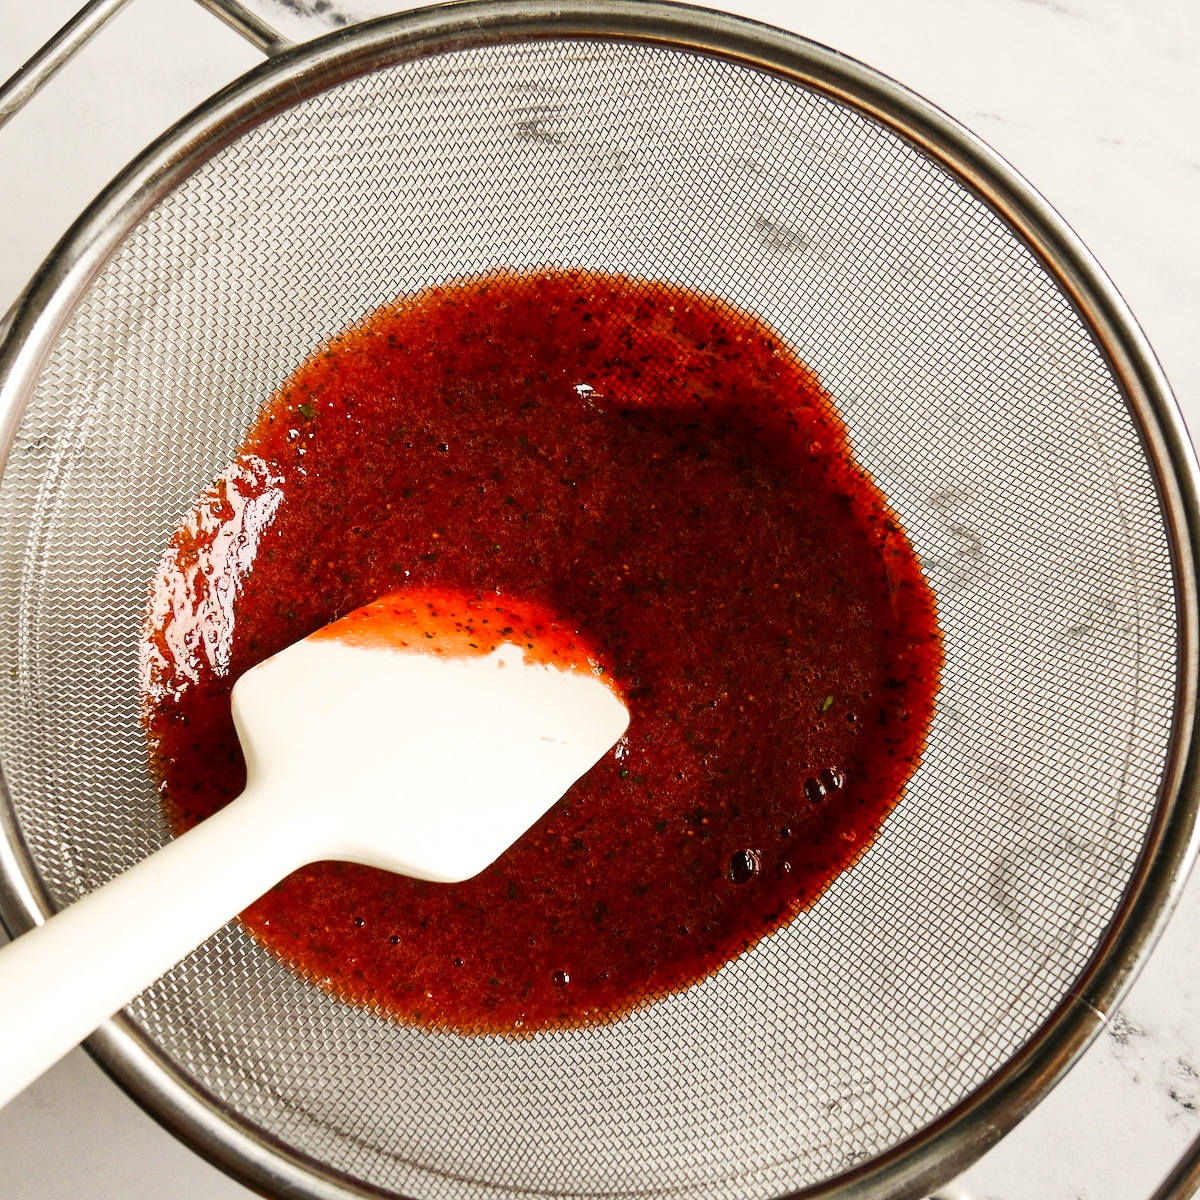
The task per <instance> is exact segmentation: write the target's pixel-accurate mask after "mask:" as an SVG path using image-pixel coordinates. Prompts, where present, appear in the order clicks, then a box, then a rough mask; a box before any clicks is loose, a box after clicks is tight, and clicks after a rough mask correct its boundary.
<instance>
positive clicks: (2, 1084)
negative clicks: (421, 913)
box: [0, 595, 629, 1104]
mask: <svg viewBox="0 0 1200 1200" xmlns="http://www.w3.org/2000/svg"><path fill="white" fill-rule="evenodd" d="M469 603H473V604H476V606H477V607H476V608H475V609H474V610H472V612H473V615H470V614H469V615H468V618H467V619H466V620H465V621H464V620H462V619H460V618H461V617H462V616H463V613H461V612H459V613H458V614H457V615H455V614H454V613H451V612H450V611H449V610H450V608H452V607H454V606H453V604H451V603H450V602H448V601H446V599H445V597H444V596H443V597H441V598H434V599H432V600H431V599H429V598H428V597H427V596H426V595H421V596H417V597H416V598H414V597H413V596H405V597H387V598H385V599H384V600H382V601H377V602H376V603H375V604H373V605H368V606H367V607H366V608H364V609H360V610H358V612H357V613H353V614H351V615H350V616H349V617H346V618H343V619H342V620H341V621H339V622H335V623H334V624H333V625H330V626H326V628H325V629H323V630H320V631H318V632H317V633H316V634H314V635H313V636H312V637H309V638H306V639H305V640H304V641H301V642H297V643H296V644H295V645H293V646H290V647H289V648H288V649H286V650H284V651H283V652H282V653H280V654H277V655H275V657H273V658H271V659H268V660H267V661H266V662H264V663H262V664H260V665H259V666H257V667H254V668H253V669H251V670H250V671H248V672H247V673H246V674H245V675H243V676H242V677H241V679H239V680H238V682H237V684H236V685H235V687H234V689H233V715H234V722H235V724H236V726H237V730H238V735H239V737H240V738H241V742H242V747H243V749H244V751H245V755H246V765H247V784H246V790H245V791H244V792H243V793H242V795H241V796H240V797H238V799H236V800H235V801H233V803H232V804H230V805H228V806H227V807H226V808H223V809H222V810H221V811H220V812H218V813H216V814H215V815H213V816H212V817H209V818H208V819H207V820H206V821H204V822H203V823H202V824H200V825H198V826H196V827H195V828H194V829H192V830H190V831H189V832H187V833H185V834H184V835H183V836H182V837H179V838H177V839H176V840H175V841H173V842H170V843H168V844H167V845H166V846H164V847H163V848H162V849H161V850H159V851H158V852H156V853H155V854H153V855H151V857H149V858H147V859H145V860H144V861H143V862H141V863H139V864H138V865H137V866H135V867H134V868H132V869H131V870H130V871H128V872H126V873H125V874H124V875H121V876H119V877H118V878H116V879H114V880H113V881H112V882H110V883H108V884H106V885H105V886H104V887H102V888H100V889H99V890H97V891H95V892H93V893H91V894H90V895H88V896H86V897H84V898H83V899H82V900H80V901H78V902H77V903H75V904H74V905H72V906H71V907H70V908H68V909H65V910H64V911H63V912H61V913H59V914H57V915H56V916H54V917H52V918H51V919H50V920H49V921H47V922H46V923H45V924H44V925H40V926H38V927H37V928H36V929H33V930H31V931H30V932H29V933H27V934H25V935H24V936H22V937H20V938H18V939H17V940H16V941H15V942H13V943H12V944H11V945H9V946H6V947H5V948H3V949H2V950H0V1104H4V1103H7V1101H8V1100H10V1099H11V1098H12V1097H13V1096H15V1095H16V1094H17V1093H18V1092H20V1091H21V1090H22V1089H23V1088H24V1087H25V1086H26V1085H27V1084H29V1083H30V1082H32V1081H33V1080H34V1079H36V1078H37V1077H38V1076H39V1075H40V1074H41V1073H42V1072H43V1071H45V1070H46V1069H47V1068H48V1067H50V1066H51V1065H52V1064H53V1063H54V1062H56V1061H57V1060H58V1059H59V1058H60V1057H61V1056H62V1055H63V1054H65V1053H66V1052H67V1051H68V1050H70V1049H71V1048H72V1047H73V1046H74V1045H76V1044H77V1043H78V1042H79V1041H81V1040H82V1039H83V1038H85V1037H86V1036H87V1035H88V1034H89V1033H91V1032H92V1031H93V1030H94V1029H95V1028H96V1026H97V1025H99V1024H100V1023H101V1022H102V1021H103V1020H105V1019H106V1018H108V1017H109V1016H111V1015H112V1014H113V1013H115V1012H116V1011H117V1010H118V1009H120V1008H121V1007H123V1006H124V1005H125V1004H126V1003H128V1002H129V1000H131V999H132V998H133V997H134V996H136V995H137V994H138V993H139V992H140V991H142V990H143V989H144V988H146V987H148V986H149V985H150V984H151V983H153V982H154V981H155V980H156V979H157V978H158V977H159V976H160V975H162V974H163V972H165V971H166V970H167V969H168V968H170V967H171V966H173V965H174V964H175V963H176V962H178V961H179V960H180V959H182V958H183V957H184V956H185V955H187V954H188V953H189V952H190V951H191V950H193V949H194V948H195V947H196V946H198V945H199V944H200V943H201V942H202V941H204V939H205V938H207V937H208V936H209V935H210V934H212V933H213V932H215V931H216V930H217V929H219V928H220V927H221V926H222V925H223V924H225V922H226V921H228V920H229V919H230V918H231V917H233V916H234V915H235V914H236V913H238V912H240V911H241V910H242V909H243V908H245V907H246V906H247V905H248V904H250V903H251V902H252V901H253V900H255V899H257V898H258V897H259V896H260V895H262V894H263V893H264V892H265V891H267V890H268V888H270V887H272V886H273V885H274V884H275V883H277V882H278V881H279V880H280V879H282V878H283V877H284V876H285V875H287V874H289V873H290V872H291V871H293V870H295V869H296V868H297V867H300V866H303V865H304V864H306V863H310V862H315V861H318V860H321V859H342V860H346V861H350V862H359V863H366V864H368V865H371V866H378V867H383V868H385V869H387V870H392V871H399V872H402V873H404V874H406V875H412V876H416V877H417V878H421V879H429V880H435V881H439V882H454V881H457V880H461V879H467V878H470V876H472V875H474V874H476V873H477V872H479V871H482V870H483V869H484V867H486V866H487V865H488V864H489V863H491V862H492V861H493V860H494V859H496V858H497V857H499V855H500V854H502V853H503V852H504V851H505V850H506V849H507V848H508V847H509V846H510V845H511V844H512V843H513V842H514V841H516V839H517V838H519V837H520V836H521V834H522V833H524V832H525V830H526V829H528V828H529V826H530V825H532V824H533V823H534V822H535V821H536V820H537V819H538V818H539V817H540V816H542V814H543V813H545V812H546V811H547V810H548V809H549V808H550V807H551V806H552V805H553V804H554V803H555V802H556V801H557V800H558V799H559V798H560V797H561V796H562V795H563V793H564V792H566V790H567V789H568V788H569V787H570V786H571V784H572V783H574V782H575V781H576V780H577V779H578V778H580V776H582V775H583V774H584V773H585V772H587V770H588V769H589V768H590V767H591V766H592V765H593V764H594V763H595V762H596V761H597V760H598V759H599V758H600V757H601V756H602V755H603V754H604V753H605V751H606V750H608V749H609V748H610V747H611V746H612V745H613V744H614V743H615V742H616V741H617V739H618V738H619V737H620V736H621V734H622V733H623V732H624V731H625V727H626V725H627V724H628V721H629V715H628V713H627V712H626V710H625V706H624V704H623V703H622V702H621V700H620V698H619V697H618V696H617V694H616V693H615V692H614V691H613V690H612V688H611V687H610V686H609V685H608V684H607V683H606V682H605V681H604V680H603V678H602V677H601V675H600V673H599V671H598V670H597V669H595V668H594V667H591V668H589V666H588V663H587V659H586V656H585V655H583V654H582V653H581V654H576V655H574V656H572V654H571V653H566V655H565V657H562V656H560V652H559V648H558V647H557V646H555V645H553V644H551V643H550V642H548V641H540V640H539V638H538V634H537V633H536V632H535V631H533V630H532V629H530V628H529V625H530V624H532V622H526V623H524V627H522V625H521V624H520V623H518V625H517V626H516V627H514V626H513V622H512V619H511V614H510V615H508V616H505V615H501V616H500V617H499V618H498V619H496V618H494V619H492V620H491V621H490V622H489V620H488V619H487V613H488V611H493V610H494V612H495V613H500V606H491V607H490V608H489V606H487V605H485V606H483V607H478V602H474V601H470V602H469ZM528 611H529V610H528V609H526V610H525V612H528ZM451 618H453V619H451ZM501 630H504V634H503V635H502V634H501Z"/></svg>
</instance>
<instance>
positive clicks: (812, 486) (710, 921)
mask: <svg viewBox="0 0 1200 1200" xmlns="http://www.w3.org/2000/svg"><path fill="white" fill-rule="evenodd" d="M398 587H403V588H417V589H420V588H443V589H445V588H448V589H454V590H457V591H460V592H466V593H469V594H471V595H474V596H478V597H479V598H480V603H481V604H482V603H484V602H486V601H488V600H489V599H490V598H493V597H494V598H495V603H496V604H497V605H500V606H505V605H509V606H511V607H513V608H514V609H515V608H519V607H520V605H521V604H522V603H529V604H536V605H544V606H546V608H548V609H549V610H550V611H551V612H552V613H555V614H558V615H559V617H560V618H561V619H562V620H563V621H564V622H565V626H566V627H568V628H569V629H570V630H572V631H574V630H579V631H581V632H582V634H583V635H584V636H585V638H586V641H587V642H589V643H590V644H592V645H595V646H597V647H599V648H600V651H601V653H602V657H603V665H604V666H606V667H607V668H608V670H609V671H610V672H611V673H612V674H613V675H615V677H616V678H617V680H618V682H619V685H620V686H621V688H622V689H623V690H624V692H625V694H626V696H627V702H628V706H629V709H630V713H631V723H630V727H629V731H628V734H627V736H626V737H625V738H623V739H622V741H621V742H620V743H619V744H618V745H617V747H616V748H615V749H614V751H613V752H611V753H610V754H608V755H607V756H606V757H605V758H604V759H602V760H601V761H600V763H599V764H597V766H596V767H595V768H594V769H593V770H592V771H591V772H590V773H589V774H588V775H587V776H586V777H585V778H584V779H583V780H581V781H580V782H579V783H578V784H576V786H575V787H574V788H572V789H571V791H570V792H569V793H568V795H567V796H566V797H564V799H563V800H562V801H561V802H560V803H559V804H558V805H557V806H556V807H555V808H554V809H552V810H551V811H550V812H549V813H548V814H547V815H546V816H545V817H544V818H543V819H542V821H540V822H539V823H538V824H537V825H535V826H534V827H533V829H531V830H530V831H529V832H528V833H527V834H526V835H525V836H524V837H523V838H522V839H521V840H520V841H519V842H518V843H517V844H516V845H515V846H514V847H512V849H510V850H509V851H508V852H507V853H506V854H505V855H504V856H503V857H501V858H500V859H499V860H498V861H497V862H496V863H495V864H493V865H492V866H491V867H489V868H488V869H487V870H486V871H484V872H483V873H482V874H480V875H479V876H477V877H476V878H474V879H472V880H469V881H467V882H466V883H461V884H432V883H422V882H418V881H414V880H411V879H406V878H403V877H400V876H395V875H389V874H386V873H384V872H381V871H377V870H373V869H371V868H366V867H360V866H355V865H350V864H344V863H320V864H316V865H314V866H312V867H308V868H305V869H304V870H301V871H298V872H296V873H295V874H294V875H292V876H290V877H289V878H288V879H287V880H285V881H284V882H283V883H281V884H280V885H279V886H278V887H276V888H275V889H273V890H272V891H271V892H270V893H269V894H268V895H267V896H265V897H264V898H263V899H262V900H260V901H259V902H258V903H256V904H255V905H253V906H252V907H251V908H250V909H248V910H247V911H246V912H245V913H244V914H243V916H242V920H243V922H244V923H245V925H246V927H247V928H248V929H249V930H250V931H251V932H252V933H253V934H254V935H255V936H256V937H257V938H259V939H260V940H261V941H262V942H263V943H264V944H265V945H266V946H268V947H269V948H270V949H271V950H272V951H273V952H274V953H275V954H277V955H278V956H279V957H280V958H281V959H283V960H284V961H285V962H287V963H289V964H290V965H291V966H292V967H293V968H294V969H296V970H297V971H299V972H300V973H302V974H303V975H305V976H306V977H308V978H309V979H311V980H313V981H314V982H316V983H318V984H319V985H321V986H323V987H325V988H328V989H329V990H330V991H332V992H334V993H336V994H338V995H340V996H342V997H345V998H346V999H348V1000H351V1001H354V1002H357V1003H361V1004H365V1005H370V1006H374V1007H376V1008H378V1009H380V1010H382V1011H384V1012H386V1013H388V1014H391V1015H392V1016H394V1017H395V1018H397V1019H399V1020H402V1021H405V1022H411V1023H417V1024H421V1025H431V1026H440V1027H447V1028H451V1029H455V1030H459V1031H462V1032H476V1033H487V1032H503V1031H508V1032H512V1031H517V1032H523V1033H525V1032H532V1031H535V1030H538V1029H544V1028H549V1027H560V1026H567V1027H572V1026H581V1025H588V1024H593V1023H597V1022H601V1021H606V1020H610V1019H612V1018H614V1017H615V1016H619V1015H620V1014H622V1013H624V1012H627V1011H629V1010H630V1009H633V1008H636V1007H638V1006H641V1005H644V1004H646V1003H648V1002H650V1001H652V1000H654V999H655V998H657V997H661V996H663V995H665V994H667V993H669V992H672V991H675V990H678V989H681V988H684V987H687V986H689V985H691V984H693V983H696V982H697V981H699V980H701V979H703V978H704V977H705V976H707V975H709V974H711V973H712V972H713V971H716V970H717V969H719V968H720V967H721V966H722V965H723V964H725V963H726V962H728V961H729V960H731V959H733V958H735V957H737V956H738V955H739V954H741V953H742V952H743V951H744V950H746V949H748V948H749V947H751V946H752V945H754V943H755V942H757V941H758V940H759V939H760V938H762V937H763V936H764V935H766V934H769V933H770V932H771V931H772V930H775V929H777V928H779V927H780V926H781V925H783V924H786V923H787V922H788V921H790V920H791V919H792V918H793V917H794V916H795V915H796V914H797V913H799V912H800V911H801V910H803V909H804V908H805V907H806V906H807V905H809V904H811V903H812V902H813V901H814V900H815V899H816V897H817V896H818V895H819V894H820V893H821V892H822V890H823V889H824V888H825V887H826V886H828V884H829V882H830V881H831V880H832V879H833V878H834V877H835V876H836V875H837V874H838V873H839V872H841V871H842V870H844V869H845V868H846V867H847V866H848V865H850V864H851V863H852V862H853V861H854V860H855V859H856V858H857V857H858V856H859V855H860V854H861V853H862V851H863V850H864V848H865V847H866V846H867V845H868V844H869V843H870V841H871V840H872V838H873V837H874V836H875V834H876V833H877V832H878V830H879V827H880V824H881V822H882V821H883V819H884V818H885V817H886V815H887V813H888V812H889V811H890V809H891V808H892V807H893V806H894V804H895V803H896V801H897V799H898V798H899V796H900V793H901V791H902V789H903V787H904V785H905V783H906V782H907V781H908V779H909V778H910V776H911V775H912V773H913V771H914V770H915V769H916V765H917V763H918V761H919V757H920V754H921V750H922V747H923V745H924V739H925V734H926V731H927V729H928V725H929V721H930V718H931V715H932V711H933V702H934V695H935V693H936V690H937V679H938V673H939V670H940V667H941V647H940V642H939V637H938V630H937V623H936V614H935V606H934V600H933V596H932V593H931V592H930V590H929V588H928V586H927V584H926V583H925V580H924V578H923V577H922V575H921V573H920V570H919V567H918V565H917V561H916V558H915V556H914V554H913V552H912V549H911V547H910V546H909V544H908V541H907V539H906V537H905V535H904V533H903V531H902V529H901V528H900V527H899V524H898V523H897V521H896V518H895V516H894V514H892V513H891V511H890V510H889V509H888V507H887V505H886V503H885V501H884V498H883V496H882V494H881V493H880V492H879V490H878V489H877V488H876V486H875V485H874V483H873V482H872V481H871V479H870V478H869V476H868V475H867V474H866V473H865V472H864V471H863V470H862V469H861V468H860V467H858V466H857V465H856V463H855V462H854V460H853V457H852V456H851V453H850V449H849V446H848V443H847V440H846V434H845V430H844V428H843V426H842V423H841V421H840V420H839V418H838V417H837V415H836V413H835V412H834V410H833V408H832V406H831V405H830V403H829V401H828V398H827V397H826V396H825V394H824V393H823V392H822V390H821V388H820V387H819V385H818V383H817V382H816V380H815V378H814V377H813V375H812V373H811V372H810V371H808V370H807V369H806V368H805V367H804V366H803V364H802V363H800V362H799V361H798V360H797V359H796V358H795V357H794V355H793V354H792V352H791V351H790V350H789V349H788V348H787V347H786V346H785V345H784V344H783V343H781V341H780V340H779V338H778V336H777V335H776V334H775V333H774V332H773V331H772V330H770V329H769V328H768V327H766V326H765V325H763V324H762V323H761V322H759V321H757V320H756V319H754V318H753V317H750V316H748V315H746V314H745V313H741V312H738V311H735V310H733V309H732V308H730V307H729V306H728V305H725V304H723V303H721V302H719V301H716V300H713V299H711V298H708V297H704V296H700V295H697V294H695V293H692V292H689V291H686V290H684V289H682V288H679V287H675V286H671V285H667V284H661V283H650V282H645V281H640V280H633V279H628V278H625V277H622V276H616V275H603V274H597V273H585V272H541V273H535V274H528V275H524V274H504V275H498V276H489V277H485V278H480V279H474V280H467V281H464V282H459V283H453V284H448V285H445V286H442V287H437V288H432V289H430V290H428V291H426V292H422V293H420V294H419V295H416V296H412V297H407V298H404V299H402V300H400V301H397V302H396V303H395V304H394V305H392V306H389V307H387V308H384V309H381V310H380V311H379V312H377V313H375V314H373V315H372V316H370V317H368V318H367V319H366V320H364V321H363V322H362V323H361V324H360V325H358V326H356V327H355V328H353V329H350V330H348V331H347V332H345V333H343V334H340V335H338V336H337V337H336V338H334V339H333V340H332V341H330V342H329V343H328V345H326V346H325V347H323V348H322V349H321V350H320V351H318V352H317V353H316V354H314V355H313V357H312V358H311V359H310V360H309V361H308V362H306V363H305V364H304V365H303V366H302V367H301V368H300V369H299V370H298V371H297V372H296V373H295V374H294V375H293V376H292V378H291V379H290V380H289V381H288V382H287V383H286V384H285V385H284V387H283V388H282V389H281V391H280V392H279V394H278V395H277V396H276V397H275V398H274V399H273V400H272V401H271V402H270V403H269V404H268V405H267V406H266V408H265V409H264V411H263V413H262V414H261V416H260V417H259V419H258V421H257V422H256V424H255V425H254V427H253V429H252V430H251V431H250V434H249V436H248V438H247V440H246V443H245V445H244V446H243V448H242V450H241V452H240V453H239V455H238V457H237V458H236V460H235V461H234V463H233V464H232V465H231V466H230V467H229V468H228V469H227V470H226V471H225V472H224V473H223V475H222V476H221V477H220V478H219V479H218V480H217V481H216V482H215V483H214V484H213V485H212V486H211V487H210V488H208V489H207V490H206V491H205V492H204V493H203V495H201V496H200V498H199V499H198V500H197V503H196V505H195V507H194V509H193V511H192V512H191V513H190V514H189V515H188V516H187V517H186V518H185V519H184V520H183V521H182V522H181V524H180V526H179V528H178V530H177V531H176V533H175V535H174V536H173V538H172V540H171V543H170V546H169V547H168V549H167V552H166V555H165V557H164V560H163V564H162V567H161V569H160V572H159V575H158V576H157V577H156V578H155V580H154V581H153V583H152V587H151V598H150V604H149V608H148V612H147V619H146V626H145V630H144V637H143V654H142V681H143V694H144V697H145V721H146V726H147V730H148V733H149V736H150V743H151V749H152V761H153V765H154V769H155V771H156V773H157V775H158V777H159V779H160V780H161V790H162V794H163V800H164V804H165V805H166V808H167V811H168V813H169V814H170V816H171V818H172V820H173V822H174V823H175V825H176V826H177V827H178V828H180V829H183V828H187V827H189V826H191V825H192V824H194V823H195V822H196V821H199V820H201V819H203V818H204V817H205V816H207V815H208V814H209V813H211V812H212V811H214V810H215V809H217V808H219V807H220V806H221V805H222V804H224V803H225V802H226V801H227V800H228V799H229V798H231V797H232V796H234V795H236V794H237V793H238V791H239V790H240V789H241V787H242V785H243V780H244V768H243V763H242V759H241V753H240V750H239V747H238V744H237V741H236V737H235V735H234V732H233V727H232V723H231V720H230V717H229V691H230V688H231V686H232V683H233V681H234V680H235V679H236V678H237V676H238V675H239V674H241V672H243V671H245V670H246V669H247V668H249V667H250V666H252V665H253V664H254V663H256V662H258V661H260V660H261V659H263V658H265V657H266V656H268V655H269V654H272V653H274V652H275V651H277V650H279V649H282V648H283V647H284V646H286V645H289V644H290V643H291V642H293V641H295V640H297V639H298V638H300V637H303V636H305V635H306V634H309V633H311V632H312V631H313V630H315V629H317V628H319V627H320V626H322V625H325V624H326V623H328V622H330V621H332V620H334V619H335V618H338V617H340V616H342V615H344V614H346V613H348V612H350V611H351V610H353V609H355V608H357V607H359V606H360V605H363V604H367V603H369V602H371V601H373V600H375V598H376V597H379V596H381V595H385V594H387V593H391V592H394V591H395V590H396V589H397V588H398Z"/></svg>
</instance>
